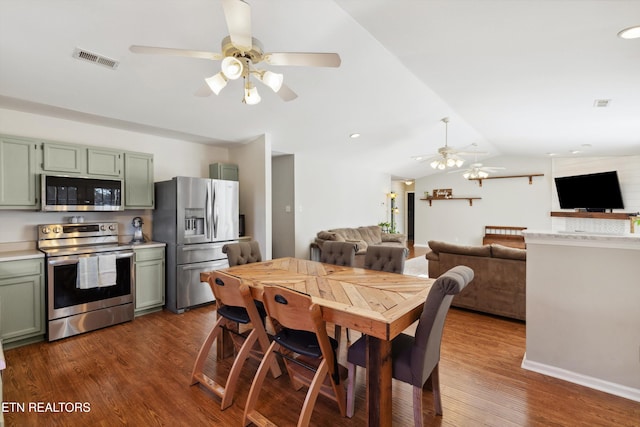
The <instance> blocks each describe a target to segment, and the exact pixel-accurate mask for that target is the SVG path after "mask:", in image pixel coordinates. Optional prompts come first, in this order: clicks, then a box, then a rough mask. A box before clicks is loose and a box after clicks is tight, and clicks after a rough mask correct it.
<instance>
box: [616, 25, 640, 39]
mask: <svg viewBox="0 0 640 427" xmlns="http://www.w3.org/2000/svg"><path fill="white" fill-rule="evenodd" d="M618 37H620V38H621V39H637V38H640V25H636V26H635V27H629V28H625V29H624V30H622V31H620V32H619V33H618Z"/></svg>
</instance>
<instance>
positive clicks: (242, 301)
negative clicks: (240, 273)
mask: <svg viewBox="0 0 640 427" xmlns="http://www.w3.org/2000/svg"><path fill="white" fill-rule="evenodd" d="M209 286H210V287H211V290H212V291H213V295H214V296H215V297H216V305H217V306H218V308H221V307H223V306H231V307H242V308H244V309H246V310H247V314H248V315H249V319H250V320H251V323H253V324H254V325H257V323H256V322H262V320H261V319H262V317H261V316H260V314H259V312H258V309H257V308H256V305H255V302H254V300H253V298H252V297H251V290H250V289H249V286H247V285H245V284H244V283H242V281H241V280H240V279H238V278H237V277H234V276H230V275H228V274H226V273H222V272H220V271H212V272H211V275H210V276H209Z"/></svg>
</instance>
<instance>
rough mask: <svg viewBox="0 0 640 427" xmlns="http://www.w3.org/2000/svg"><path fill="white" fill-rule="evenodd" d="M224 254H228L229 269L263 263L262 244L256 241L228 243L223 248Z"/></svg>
mask: <svg viewBox="0 0 640 427" xmlns="http://www.w3.org/2000/svg"><path fill="white" fill-rule="evenodd" d="M222 252H223V253H225V254H227V259H228V260H229V267H233V266H234V265H243V264H249V263H252V262H260V261H262V254H260V244H259V243H258V242H257V241H255V240H253V241H251V242H238V243H227V244H226V245H224V246H223V247H222Z"/></svg>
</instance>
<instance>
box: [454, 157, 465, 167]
mask: <svg viewBox="0 0 640 427" xmlns="http://www.w3.org/2000/svg"><path fill="white" fill-rule="evenodd" d="M463 164H464V160H462V159H456V166H457V167H460V166H462V165H463Z"/></svg>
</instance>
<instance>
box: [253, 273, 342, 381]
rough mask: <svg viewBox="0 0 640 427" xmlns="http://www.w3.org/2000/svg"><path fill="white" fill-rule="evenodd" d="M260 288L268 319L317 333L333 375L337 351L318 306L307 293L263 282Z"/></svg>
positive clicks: (289, 326) (282, 324)
mask: <svg viewBox="0 0 640 427" xmlns="http://www.w3.org/2000/svg"><path fill="white" fill-rule="evenodd" d="M263 289H264V294H263V298H262V301H263V303H264V306H265V308H266V309H267V314H268V315H269V317H270V318H271V319H273V320H275V321H276V322H277V324H279V325H280V326H282V327H284V328H287V329H295V330H298V331H308V332H314V333H315V334H316V337H317V338H318V344H319V345H320V350H321V351H322V357H323V358H324V359H326V360H327V365H328V368H329V373H330V375H332V376H333V375H334V374H335V373H336V372H337V371H336V370H337V365H336V364H337V361H336V357H335V356H336V355H335V353H334V351H333V347H332V346H331V342H330V340H329V335H328V334H327V327H326V323H325V321H324V320H323V319H322V309H321V308H320V306H319V305H317V304H315V303H314V302H313V301H311V297H310V296H309V295H307V294H303V293H301V292H297V291H294V290H291V289H287V288H283V287H281V286H269V285H265V286H264V288H263ZM274 323H275V322H274Z"/></svg>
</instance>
